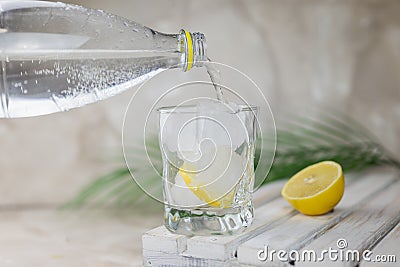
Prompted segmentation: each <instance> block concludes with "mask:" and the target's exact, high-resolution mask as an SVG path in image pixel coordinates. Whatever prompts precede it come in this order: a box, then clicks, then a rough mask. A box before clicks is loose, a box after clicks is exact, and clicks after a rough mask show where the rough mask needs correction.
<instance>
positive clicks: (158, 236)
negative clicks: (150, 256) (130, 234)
mask: <svg viewBox="0 0 400 267" xmlns="http://www.w3.org/2000/svg"><path fill="white" fill-rule="evenodd" d="M186 240H187V237H186V236H184V235H176V234H173V233H171V232H170V231H168V230H167V229H166V228H165V227H164V226H160V227H157V228H155V229H152V230H150V231H148V232H147V233H145V234H144V235H143V236H142V245H143V249H146V250H152V251H160V252H164V253H173V254H179V253H181V252H183V251H184V250H186Z"/></svg>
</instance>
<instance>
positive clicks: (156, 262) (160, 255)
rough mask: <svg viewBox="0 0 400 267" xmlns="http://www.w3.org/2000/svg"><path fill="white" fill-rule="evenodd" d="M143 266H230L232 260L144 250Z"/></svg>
mask: <svg viewBox="0 0 400 267" xmlns="http://www.w3.org/2000/svg"><path fill="white" fill-rule="evenodd" d="M143 266H148V267H150V266H174V267H188V266H192V267H208V266H215V267H230V266H233V264H232V263H231V262H227V261H225V262H222V261H218V260H210V259H199V258H193V257H188V256H182V255H179V254H172V253H164V252H160V251H150V250H143Z"/></svg>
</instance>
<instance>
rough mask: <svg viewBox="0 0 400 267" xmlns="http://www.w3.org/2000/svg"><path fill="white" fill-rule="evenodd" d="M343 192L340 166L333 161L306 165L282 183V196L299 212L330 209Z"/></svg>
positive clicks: (311, 213)
mask: <svg viewBox="0 0 400 267" xmlns="http://www.w3.org/2000/svg"><path fill="white" fill-rule="evenodd" d="M343 193H344V176H343V171H342V167H341V166H340V165H339V164H338V163H336V162H333V161H323V162H320V163H316V164H314V165H311V166H308V167H306V168H305V169H303V170H301V171H300V172H298V173H297V174H295V175H294V176H293V177H292V178H290V180H289V181H287V183H286V184H285V185H284V187H283V189H282V191H281V194H282V196H283V197H284V198H285V199H286V200H287V201H288V202H289V203H290V204H291V205H292V206H293V207H294V208H295V209H296V210H298V211H299V212H301V213H303V214H306V215H321V214H324V213H327V212H329V211H331V210H332V209H333V208H334V207H335V206H336V205H337V204H338V203H339V201H340V199H341V198H342V196H343Z"/></svg>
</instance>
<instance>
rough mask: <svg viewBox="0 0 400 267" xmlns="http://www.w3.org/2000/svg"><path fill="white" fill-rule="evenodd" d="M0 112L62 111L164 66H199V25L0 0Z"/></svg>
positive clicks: (11, 114)
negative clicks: (155, 26)
mask: <svg viewBox="0 0 400 267" xmlns="http://www.w3.org/2000/svg"><path fill="white" fill-rule="evenodd" d="M0 60H1V67H0V94H1V95H0V96H1V103H0V117H5V118H17V117H31V116H38V115H44V114H50V113H54V112H59V111H66V110H69V109H72V108H77V107H80V106H83V105H86V104H89V103H93V102H97V101H99V100H102V99H106V98H109V97H111V96H114V95H116V94H118V93H120V92H123V91H125V90H127V89H129V88H131V87H132V86H134V85H137V84H138V83H141V82H143V81H144V80H146V79H148V78H150V77H152V76H154V75H155V74H157V73H159V72H161V71H163V70H166V69H169V68H182V69H183V71H188V70H190V69H191V68H192V67H195V66H196V67H197V66H202V65H203V62H204V61H206V60H207V55H206V41H205V38H204V35H203V34H201V33H190V32H187V31H184V30H181V31H180V32H179V33H178V34H164V33H160V32H157V31H154V30H152V29H150V28H148V27H145V26H142V25H140V24H138V23H136V22H133V21H130V20H127V19H125V18H122V17H118V16H116V15H113V14H109V13H106V12H104V11H101V10H94V9H89V8H84V7H80V6H75V5H70V4H64V3H59V2H58V3H53V2H41V1H1V2H0Z"/></svg>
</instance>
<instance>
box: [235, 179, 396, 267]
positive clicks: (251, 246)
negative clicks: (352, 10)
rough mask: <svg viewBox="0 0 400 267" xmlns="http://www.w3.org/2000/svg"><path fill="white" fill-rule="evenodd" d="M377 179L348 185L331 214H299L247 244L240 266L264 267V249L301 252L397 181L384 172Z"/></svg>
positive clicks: (242, 246)
mask: <svg viewBox="0 0 400 267" xmlns="http://www.w3.org/2000/svg"><path fill="white" fill-rule="evenodd" d="M377 177H378V176H377V173H376V172H372V173H370V174H368V175H365V177H361V178H360V179H357V180H356V181H355V182H354V183H352V184H351V185H349V186H348V185H346V191H345V195H344V196H343V199H342V201H341V202H340V203H339V205H338V206H337V207H336V208H335V211H334V212H332V213H328V214H326V215H323V216H315V217H314V216H305V215H302V214H297V215H295V216H293V217H291V218H290V219H289V220H287V221H286V222H284V223H282V224H280V225H278V226H277V227H274V228H272V229H270V230H268V231H265V232H264V233H262V234H260V235H258V236H257V237H255V238H252V239H251V240H249V241H247V242H245V243H244V244H242V245H241V246H239V248H238V261H239V263H247V264H252V265H263V264H265V263H264V262H261V261H259V260H258V258H257V253H258V251H259V250H260V249H263V248H264V246H265V245H268V248H269V249H274V250H276V251H278V250H280V249H284V250H287V251H290V250H291V249H299V248H301V247H302V246H304V245H305V244H307V242H310V241H311V240H313V239H315V238H316V237H317V236H319V235H321V234H322V233H323V232H325V231H326V230H327V229H329V228H330V227H332V226H333V225H335V224H337V223H338V222H339V221H340V220H342V219H343V218H345V217H346V216H348V215H349V214H351V212H353V211H354V210H355V209H356V208H357V207H358V205H357V204H358V203H360V202H363V199H364V201H365V198H369V197H370V195H371V194H375V193H376V192H379V191H380V190H383V189H384V188H387V187H388V185H390V184H393V183H394V182H395V181H397V180H398V178H397V173H395V172H389V173H388V172H384V173H383V174H381V175H380V176H379V179H377ZM346 181H347V179H346Z"/></svg>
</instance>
